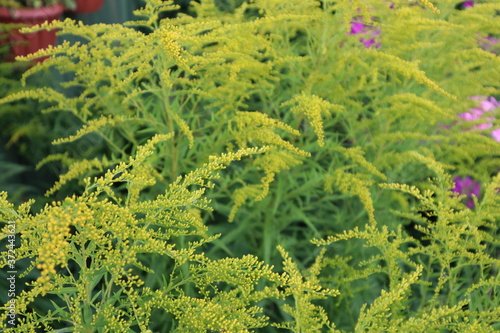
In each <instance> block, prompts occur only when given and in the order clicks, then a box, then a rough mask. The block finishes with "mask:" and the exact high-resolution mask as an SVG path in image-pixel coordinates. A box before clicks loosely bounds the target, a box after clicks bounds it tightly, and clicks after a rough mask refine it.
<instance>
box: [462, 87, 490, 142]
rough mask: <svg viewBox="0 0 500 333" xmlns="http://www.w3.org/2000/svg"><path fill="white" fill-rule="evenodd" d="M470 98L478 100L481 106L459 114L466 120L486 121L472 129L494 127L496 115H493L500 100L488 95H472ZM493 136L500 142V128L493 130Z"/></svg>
mask: <svg viewBox="0 0 500 333" xmlns="http://www.w3.org/2000/svg"><path fill="white" fill-rule="evenodd" d="M470 99H472V100H474V101H478V102H479V107H477V108H471V109H469V111H470V112H464V113H459V114H458V116H459V117H460V118H462V119H464V120H466V121H477V120H484V121H485V122H484V123H482V124H479V125H475V126H473V127H471V128H470V129H475V130H486V129H488V128H492V127H493V121H494V120H495V117H492V116H494V115H495V113H496V109H497V108H498V107H500V102H498V101H497V100H496V99H495V98H494V97H487V96H471V97H470ZM486 115H488V116H486ZM491 136H492V137H493V139H495V140H496V141H497V142H500V129H495V130H494V131H492V132H491Z"/></svg>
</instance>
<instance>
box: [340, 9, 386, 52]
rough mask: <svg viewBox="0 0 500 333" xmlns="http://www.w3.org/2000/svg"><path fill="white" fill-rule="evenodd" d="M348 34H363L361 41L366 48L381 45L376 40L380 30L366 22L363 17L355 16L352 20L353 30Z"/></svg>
mask: <svg viewBox="0 0 500 333" xmlns="http://www.w3.org/2000/svg"><path fill="white" fill-rule="evenodd" d="M372 19H373V18H372ZM348 35H362V37H361V38H360V39H359V41H360V42H361V43H362V44H363V45H364V46H365V47H366V48H370V47H372V46H374V47H375V48H377V49H378V48H379V47H380V43H378V42H377V41H376V38H377V36H378V35H380V30H379V29H377V28H375V27H374V26H371V25H368V24H365V23H364V21H363V18H362V17H356V18H354V20H353V21H352V22H351V30H350V32H349V33H348Z"/></svg>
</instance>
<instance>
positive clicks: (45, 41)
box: [0, 4, 64, 62]
mask: <svg viewBox="0 0 500 333" xmlns="http://www.w3.org/2000/svg"><path fill="white" fill-rule="evenodd" d="M63 11H64V7H63V6H62V5H60V4H56V5H53V6H48V7H42V8H4V7H0V22H2V23H18V24H25V25H35V24H42V23H44V22H46V21H48V22H51V21H54V20H58V19H60V18H61V15H62V13H63ZM56 40H57V37H56V32H55V30H52V31H45V30H42V31H38V32H34V33H29V34H22V33H20V32H19V29H12V30H10V31H8V32H7V33H3V34H2V35H0V45H2V44H3V45H5V44H6V43H8V44H10V55H8V56H7V58H6V59H4V61H13V60H14V57H16V56H23V55H28V54H30V53H33V52H36V51H38V50H40V49H43V48H46V47H48V46H49V45H55V44H56ZM43 60H44V58H39V59H37V60H36V61H38V62H40V61H43Z"/></svg>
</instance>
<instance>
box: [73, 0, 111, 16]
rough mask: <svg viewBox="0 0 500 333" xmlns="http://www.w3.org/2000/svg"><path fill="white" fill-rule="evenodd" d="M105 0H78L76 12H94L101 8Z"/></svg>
mask: <svg viewBox="0 0 500 333" xmlns="http://www.w3.org/2000/svg"><path fill="white" fill-rule="evenodd" d="M103 3H104V0H76V9H75V10H74V11H73V12H75V13H93V12H97V11H98V10H99V9H101V7H102V4H103Z"/></svg>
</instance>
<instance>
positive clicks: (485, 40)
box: [479, 36, 500, 54]
mask: <svg viewBox="0 0 500 333" xmlns="http://www.w3.org/2000/svg"><path fill="white" fill-rule="evenodd" d="M499 43H500V39H498V38H495V37H493V36H488V37H480V40H479V47H481V48H482V49H483V50H485V51H488V52H491V53H495V54H498V50H499V46H500V45H499Z"/></svg>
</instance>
